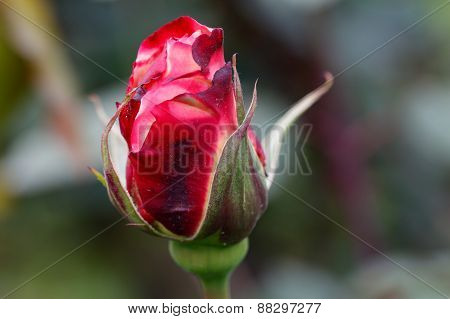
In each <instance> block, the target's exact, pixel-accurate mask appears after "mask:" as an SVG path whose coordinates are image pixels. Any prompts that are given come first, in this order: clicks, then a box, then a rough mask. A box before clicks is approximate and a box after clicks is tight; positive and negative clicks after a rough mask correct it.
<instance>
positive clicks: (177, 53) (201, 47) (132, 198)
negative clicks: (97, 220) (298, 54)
mask: <svg viewBox="0 0 450 319" xmlns="http://www.w3.org/2000/svg"><path fill="white" fill-rule="evenodd" d="M330 85H331V78H329V79H328V81H327V82H326V83H325V85H323V86H322V87H321V88H319V89H317V90H316V91H315V92H313V93H311V94H310V95H308V96H307V97H306V98H305V99H304V100H302V101H300V102H298V103H297V104H296V105H295V106H294V107H293V108H292V109H291V110H290V111H289V112H287V113H286V114H285V115H284V116H283V117H281V119H280V120H279V122H278V123H279V124H280V125H278V127H277V125H275V127H277V130H276V131H275V130H274V131H273V132H270V133H269V135H268V136H269V138H267V139H265V141H264V142H263V144H264V145H265V150H266V154H265V152H264V150H263V148H262V147H261V144H260V143H259V142H258V140H257V138H256V137H255V134H254V133H253V132H252V130H251V129H250V121H251V119H252V116H253V113H254V111H255V107H256V89H255V91H254V94H253V99H252V102H251V104H250V106H249V107H248V110H247V111H246V112H245V110H244V103H243V98H242V91H241V86H240V82H239V77H238V74H237V72H236V63H235V59H234V58H233V62H232V63H230V62H225V59H224V54H223V31H222V29H219V28H209V27H206V26H204V25H201V24H199V23H198V22H197V21H195V20H194V19H192V18H190V17H180V18H178V19H176V20H174V21H172V22H170V23H168V24H166V25H164V26H163V27H161V28H160V29H159V30H157V31H156V32H155V33H153V34H152V35H150V36H149V37H148V38H146V39H145V40H144V41H143V42H142V44H141V46H140V48H139V51H138V54H137V58H136V61H135V63H134V64H133V71H132V74H131V77H130V79H129V83H128V87H127V91H126V97H125V99H124V101H123V102H122V103H120V104H118V110H117V112H116V114H115V115H114V116H113V117H112V119H111V120H110V121H109V123H108V125H107V127H106V129H105V131H104V134H103V137H102V153H103V161H104V176H105V180H106V185H107V189H108V193H109V196H110V198H111V200H112V202H113V203H114V205H115V206H116V207H117V208H118V209H119V210H120V211H121V212H122V213H123V214H124V215H125V216H126V217H127V218H128V219H129V220H130V225H134V226H137V227H140V228H142V229H143V230H146V231H149V232H150V233H153V234H156V235H158V236H162V237H166V238H170V239H176V240H180V241H195V242H199V241H200V240H206V241H207V242H208V243H213V244H214V243H215V244H221V245H223V244H233V243H237V242H240V241H241V240H242V239H244V238H246V237H247V236H248V235H249V234H250V232H251V231H252V229H253V227H254V226H255V224H256V222H257V220H258V219H259V217H260V216H261V214H262V213H263V212H264V210H265V209H266V207H267V197H268V189H269V187H270V185H271V182H270V181H271V178H273V174H274V171H275V169H276V163H277V157H278V153H279V149H280V145H281V137H282V135H283V134H284V132H285V130H286V129H287V127H288V126H289V125H290V124H291V123H292V122H293V121H294V120H295V119H297V118H298V116H299V115H300V114H301V113H302V112H303V111H304V110H305V109H306V108H307V107H308V106H310V105H311V104H313V103H314V102H315V101H316V100H317V99H318V98H319V97H320V96H321V95H322V94H324V93H325V92H326V91H327V90H328V88H329V87H330ZM117 127H118V128H120V133H118V134H110V133H111V132H114V131H115V130H116V131H118V130H117ZM280 128H281V130H280ZM110 135H111V136H110ZM266 156H267V158H266ZM266 165H267V166H266ZM267 178H269V179H267Z"/></svg>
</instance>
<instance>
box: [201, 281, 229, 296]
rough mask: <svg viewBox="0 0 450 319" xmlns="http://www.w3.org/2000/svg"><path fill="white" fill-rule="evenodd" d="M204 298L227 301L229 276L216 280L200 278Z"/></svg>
mask: <svg viewBox="0 0 450 319" xmlns="http://www.w3.org/2000/svg"><path fill="white" fill-rule="evenodd" d="M199 279H200V281H201V282H202V287H203V292H204V296H205V298H208V299H228V298H230V276H229V275H227V276H218V277H217V278H210V279H205V278H200V277H199Z"/></svg>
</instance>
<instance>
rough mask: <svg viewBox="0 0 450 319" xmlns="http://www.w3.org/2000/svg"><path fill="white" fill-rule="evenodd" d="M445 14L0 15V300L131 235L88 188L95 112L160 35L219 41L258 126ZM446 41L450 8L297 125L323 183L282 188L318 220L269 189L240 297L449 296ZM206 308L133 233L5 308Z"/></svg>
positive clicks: (353, 2) (299, 4)
mask: <svg viewBox="0 0 450 319" xmlns="http://www.w3.org/2000/svg"><path fill="white" fill-rule="evenodd" d="M444 2H445V1H444V0H426V1H425V0H380V1H361V0H246V1H242V0H235V1H219V0H191V1H181V0H179V1H175V0H152V1H144V0H142V1H137V0H127V1H124V0H78V1H71V0H53V1H50V0H1V1H0V295H1V296H4V295H6V294H8V293H9V292H11V291H12V290H13V289H15V288H16V287H18V286H19V285H21V284H22V283H24V282H25V281H27V280H29V279H30V278H33V276H35V275H36V274H38V273H39V272H41V271H42V270H43V269H45V268H46V267H47V266H49V265H51V264H53V263H55V262H56V261H58V259H60V258H61V257H62V256H64V255H65V254H67V253H69V252H71V251H72V250H73V249H74V248H75V247H77V246H79V245H80V244H82V243H83V242H85V241H86V240H87V239H89V238H91V237H92V236H93V235H95V234H97V233H98V232H100V231H102V230H104V229H105V228H106V227H108V226H109V225H111V224H112V223H113V222H114V221H115V220H117V219H118V218H119V217H120V216H119V214H118V213H117V212H116V211H115V210H114V209H113V207H112V205H111V204H110V202H109V201H108V198H107V195H106V192H105V190H104V189H103V187H102V186H101V185H100V184H99V183H98V182H97V181H96V180H95V178H94V177H92V176H91V175H90V174H89V172H88V170H87V166H94V167H96V168H99V169H100V168H101V162H100V154H99V139H100V134H101V131H102V124H101V123H100V121H99V120H98V119H97V117H96V116H95V112H94V110H93V107H92V104H91V103H90V101H89V99H88V96H89V95H90V94H97V95H98V96H99V97H100V98H101V100H102V101H103V104H104V105H105V107H106V109H107V112H109V113H110V114H112V112H113V111H114V107H115V106H114V102H115V101H120V100H121V99H122V97H123V94H124V90H125V86H124V85H123V83H122V82H121V80H125V81H126V80H127V78H128V76H129V73H130V70H131V63H132V62H133V60H134V57H135V55H136V51H137V48H138V46H139V43H140V41H141V40H142V39H144V38H145V37H146V36H147V35H148V34H150V33H151V32H153V31H154V30H155V29H156V28H158V27H159V26H161V25H162V24H164V23H166V22H168V21H170V20H171V19H173V18H175V17H178V16H180V15H190V16H192V17H194V18H196V19H198V20H199V21H200V22H201V23H204V24H206V25H209V26H222V27H223V28H224V30H225V48H226V57H227V59H230V57H231V55H232V54H233V53H235V52H239V60H238V68H239V71H240V75H241V80H242V81H243V82H244V89H245V93H246V95H247V98H248V96H249V95H250V91H251V87H252V85H253V82H254V80H255V79H256V78H259V102H260V103H259V107H258V110H257V118H256V122H257V123H264V122H265V121H267V120H269V119H271V118H272V117H273V116H274V115H275V114H277V113H279V112H280V111H282V110H285V109H287V107H288V106H289V105H290V104H291V103H293V102H295V101H296V100H297V99H298V98H300V97H301V96H303V95H305V94H306V93H307V92H309V91H310V90H312V89H314V88H315V87H317V86H318V85H319V84H320V83H321V81H323V72H324V71H327V70H328V71H330V72H332V73H334V74H339V73H340V72H341V71H343V70H346V68H347V67H349V66H351V65H352V64H354V63H355V62H356V61H358V60H359V59H360V58H361V57H364V56H365V55H366V54H367V53H369V52H371V51H372V50H374V49H375V48H377V47H379V46H380V45H381V44H383V43H385V42H386V41H387V40H388V39H389V38H391V37H393V36H394V35H396V34H398V33H399V32H401V31H402V30H404V29H405V28H407V27H408V26H409V25H411V24H412V23H414V22H416V21H417V20H419V19H420V18H422V17H423V16H425V15H426V14H428V13H429V12H431V11H432V10H433V9H434V8H436V7H437V6H439V5H440V4H442V3H444ZM449 39H450V6H447V7H445V8H443V9H442V10H439V11H438V12H436V13H435V14H433V15H431V16H430V17H428V18H426V19H425V20H424V21H422V22H421V23H420V24H419V25H417V26H415V27H414V28H412V29H411V30H409V31H408V32H406V33H404V34H402V35H400V36H399V37H398V38H396V39H395V41H392V42H391V43H389V44H387V45H386V46H385V47H383V48H380V49H379V50H378V51H376V52H374V53H373V54H372V55H371V56H369V57H367V58H366V59H364V60H363V61H360V63H358V64H356V65H353V67H351V68H350V69H347V70H346V71H345V72H344V73H342V74H341V75H340V76H339V77H338V78H337V79H336V83H335V85H334V87H333V89H332V91H331V92H330V93H329V94H328V95H327V96H326V97H325V98H323V99H322V100H321V101H320V102H319V103H318V104H317V105H315V106H314V107H313V108H312V109H311V110H309V111H308V112H307V114H306V115H305V116H304V117H303V118H302V120H301V121H302V123H308V124H311V125H312V127H313V129H312V131H311V134H310V136H309V138H308V140H307V143H306V147H305V149H304V150H305V152H306V155H307V159H308V163H309V165H310V167H311V170H312V174H309V175H307V174H306V175H305V174H297V175H295V176H289V175H283V176H279V177H278V179H277V182H278V183H279V184H280V185H283V187H284V188H286V189H288V190H289V191H290V192H292V193H294V194H296V196H298V197H299V198H301V199H302V200H304V201H306V202H307V203H308V204H309V206H313V207H315V208H316V209H317V210H314V209H311V207H308V205H305V204H304V203H302V201H300V200H299V199H298V198H294V197H293V196H291V195H290V194H288V193H287V192H285V191H283V190H282V189H280V188H278V187H277V186H273V188H272V190H271V194H270V204H269V209H268V210H267V212H266V213H265V215H264V216H263V218H262V219H261V220H260V222H259V223H258V225H257V227H256V229H255V231H254V232H253V234H252V236H251V238H250V244H251V249H250V252H249V255H248V257H247V258H246V260H245V262H244V263H243V264H242V266H240V267H239V269H238V270H237V271H236V273H235V275H234V277H233V281H232V292H233V295H234V296H235V297H243V298H246V297H253V298H260V297H267V298H275V297H278V298H285V297H286V298H303V297H309V298H442V297H443V295H441V294H439V293H438V292H437V291H436V290H439V291H441V292H443V293H445V294H450V233H449V229H450V196H449V194H450V90H449V88H450V63H449V62H450V61H449V57H450V41H449ZM273 120H274V119H272V122H273ZM294 151H297V152H298V153H301V151H302V149H301V148H300V146H299V145H297V149H296V150H295V149H294ZM318 211H320V212H321V213H322V214H325V215H326V216H329V217H330V218H331V219H332V220H334V221H336V222H338V223H340V224H341V225H343V226H344V227H345V229H347V230H343V229H342V228H340V227H338V226H337V225H336V224H334V223H333V222H330V220H327V218H324V216H322V215H321V214H320V213H319V212H318ZM351 233H353V235H352V234H351ZM356 237H359V238H360V239H362V240H360V239H358V238H356ZM363 241H364V242H365V243H364V242H363ZM386 256H387V257H386ZM412 274H413V275H412ZM422 280H423V281H422ZM425 282H426V283H428V284H426V283H425ZM433 287H434V288H433ZM199 296H200V290H199V287H198V286H197V284H196V282H195V280H194V278H192V277H191V276H189V275H187V274H185V273H184V272H183V271H182V270H180V269H179V268H177V267H176V266H175V265H174V263H173V262H172V261H171V259H170V257H169V255H168V252H167V242H166V241H165V240H162V239H158V238H154V237H151V236H148V235H146V234H144V233H141V232H139V231H136V230H135V229H132V228H130V227H127V226H126V225H125V224H124V223H121V224H118V225H116V226H114V227H112V228H110V229H108V230H106V231H104V232H103V233H102V234H100V235H99V236H98V237H96V238H95V239H93V240H92V241H90V242H89V243H87V244H86V245H84V246H83V247H82V248H80V249H78V250H76V251H74V252H73V253H71V254H70V255H69V256H67V258H64V259H63V260H61V261H60V262H57V263H56V264H55V265H54V266H52V267H51V268H50V269H48V271H45V272H44V273H42V274H40V275H39V276H37V277H36V278H34V279H33V280H32V281H29V282H28V283H27V284H26V285H24V286H22V287H21V288H20V289H18V290H16V291H15V292H14V293H13V294H11V295H9V297H10V298H171V297H176V298H187V297H199Z"/></svg>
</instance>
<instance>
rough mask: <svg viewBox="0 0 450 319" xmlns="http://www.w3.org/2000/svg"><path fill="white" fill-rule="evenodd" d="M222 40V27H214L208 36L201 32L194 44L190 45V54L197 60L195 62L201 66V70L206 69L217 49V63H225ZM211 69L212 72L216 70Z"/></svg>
mask: <svg viewBox="0 0 450 319" xmlns="http://www.w3.org/2000/svg"><path fill="white" fill-rule="evenodd" d="M222 42H223V31H222V29H214V30H213V31H212V33H211V35H210V36H208V35H207V34H202V35H201V36H199V37H198V38H197V39H196V40H195V42H194V44H193V45H192V56H193V58H194V60H195V62H197V64H198V65H199V66H200V67H201V68H202V70H206V68H207V67H208V65H209V63H210V61H211V58H212V56H213V54H214V53H215V52H217V51H218V53H219V54H218V59H219V63H218V64H221V65H223V64H224V63H225V61H224V58H223V49H222ZM216 64H217V63H216ZM212 71H213V74H214V73H215V71H217V70H212Z"/></svg>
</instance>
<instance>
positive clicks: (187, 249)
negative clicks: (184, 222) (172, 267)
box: [169, 239, 248, 298]
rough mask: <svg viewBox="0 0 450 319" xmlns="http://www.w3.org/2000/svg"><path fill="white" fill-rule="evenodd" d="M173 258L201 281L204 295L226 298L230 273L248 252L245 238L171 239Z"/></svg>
mask: <svg viewBox="0 0 450 319" xmlns="http://www.w3.org/2000/svg"><path fill="white" fill-rule="evenodd" d="M169 250H170V254H171V256H172V258H173V260H174V261H175V262H176V263H177V264H178V265H179V266H180V267H181V268H183V269H184V270H186V271H188V272H191V273H193V274H194V275H195V276H197V278H198V279H199V280H200V281H201V283H202V287H203V289H204V295H205V298H229V297H230V296H229V290H230V289H229V282H230V277H231V273H232V272H233V270H234V269H235V268H236V267H237V266H238V265H239V264H240V263H241V261H242V260H243V259H244V257H245V255H246V254H247V250H248V240H247V239H244V240H242V241H241V242H239V243H237V244H234V245H224V246H220V245H210V244H205V243H203V244H201V243H192V242H180V241H171V242H170V243H169Z"/></svg>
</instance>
